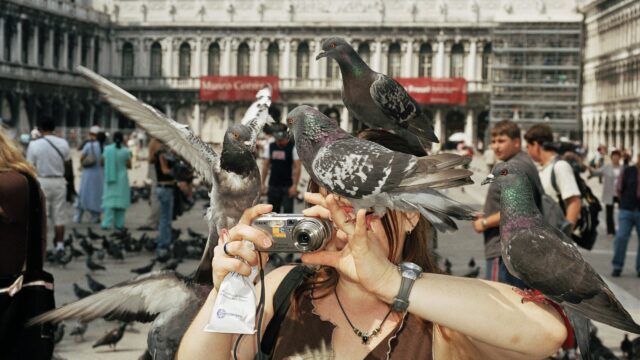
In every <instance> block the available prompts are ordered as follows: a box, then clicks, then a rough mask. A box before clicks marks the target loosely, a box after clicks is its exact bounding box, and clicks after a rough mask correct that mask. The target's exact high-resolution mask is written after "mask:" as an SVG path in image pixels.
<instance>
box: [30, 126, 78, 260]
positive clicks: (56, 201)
mask: <svg viewBox="0 0 640 360" xmlns="http://www.w3.org/2000/svg"><path fill="white" fill-rule="evenodd" d="M39 130H40V133H41V135H42V136H41V137H40V138H38V139H36V140H33V141H31V143H30V144H29V147H28V148H27V160H28V161H29V162H31V163H32V164H33V165H34V166H35V168H36V171H37V172H38V181H39V182H40V186H41V188H42V192H43V193H44V196H45V199H46V204H47V208H46V211H47V216H48V217H49V223H52V224H53V225H54V226H55V238H54V240H53V243H54V245H55V247H56V250H63V249H64V245H63V240H64V226H65V225H66V223H67V221H68V219H67V217H68V210H67V208H68V206H67V182H66V180H65V178H64V162H65V161H66V160H69V143H67V141H66V140H65V139H62V138H60V137H57V136H55V135H53V131H54V130H55V123H54V122H53V119H51V118H49V117H45V118H43V119H42V120H41V122H40V127H39Z"/></svg>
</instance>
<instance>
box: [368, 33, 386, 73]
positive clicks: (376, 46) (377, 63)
mask: <svg viewBox="0 0 640 360" xmlns="http://www.w3.org/2000/svg"><path fill="white" fill-rule="evenodd" d="M371 47H372V48H371V49H370V50H371V51H373V54H372V55H373V60H372V61H371V63H372V68H373V70H374V71H381V67H382V43H381V42H380V41H379V40H378V41H376V42H374V43H371ZM383 72H384V71H383Z"/></svg>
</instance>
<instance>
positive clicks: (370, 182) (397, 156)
mask: <svg viewBox="0 0 640 360" xmlns="http://www.w3.org/2000/svg"><path fill="white" fill-rule="evenodd" d="M415 159H416V158H415V157H413V156H411V155H408V154H404V153H399V152H394V151H391V150H389V149H387V148H385V147H383V146H381V145H378V144H376V143H373V142H370V141H366V140H362V139H358V138H348V139H344V140H340V141H336V142H333V143H331V144H330V145H328V146H324V147H322V148H321V149H320V150H319V151H318V153H317V154H316V156H315V158H314V159H313V162H312V164H311V171H310V173H312V174H313V175H314V177H315V178H316V180H318V181H319V183H321V184H322V185H323V186H325V187H327V188H328V189H330V190H331V191H332V192H335V193H337V194H339V195H342V196H346V197H348V198H354V199H357V198H362V197H363V196H368V195H372V194H378V193H380V192H384V191H386V190H389V189H393V188H395V187H396V186H398V184H400V182H401V181H402V179H403V177H404V176H405V174H407V173H409V172H410V171H411V170H412V168H413V166H414V165H415V162H416V160H415ZM307 170H309V169H307Z"/></svg>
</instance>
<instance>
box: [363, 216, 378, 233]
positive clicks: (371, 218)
mask: <svg viewBox="0 0 640 360" xmlns="http://www.w3.org/2000/svg"><path fill="white" fill-rule="evenodd" d="M376 219H380V216H378V215H376V214H369V215H367V216H366V217H365V220H366V222H367V230H371V223H372V222H373V220H376Z"/></svg>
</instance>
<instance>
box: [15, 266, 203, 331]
mask: <svg viewBox="0 0 640 360" xmlns="http://www.w3.org/2000/svg"><path fill="white" fill-rule="evenodd" d="M194 301H197V300H196V295H195V293H194V292H193V291H191V290H190V289H189V288H188V287H187V285H186V284H185V283H184V281H182V280H181V279H179V278H178V277H177V276H176V274H175V273H174V272H167V271H159V272H153V273H150V274H145V275H141V276H138V277H136V278H134V279H133V280H129V281H125V282H123V283H120V284H117V285H114V286H112V287H110V288H107V289H105V290H102V291H100V292H98V293H95V294H93V295H91V296H87V297H85V298H83V299H81V300H78V301H75V302H72V303H70V304H67V305H64V306H62V307H59V308H57V309H55V310H51V311H48V312H46V313H44V314H42V315H38V316H37V317H34V318H33V319H31V320H29V323H28V324H29V325H33V324H40V323H44V322H59V321H63V320H69V319H77V320H79V321H83V322H88V321H91V320H94V319H97V318H105V319H107V320H119V321H139V322H149V321H152V320H153V319H155V317H156V316H157V315H158V314H160V313H163V312H167V311H170V310H172V309H179V308H181V307H180V304H186V303H188V302H194Z"/></svg>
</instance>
